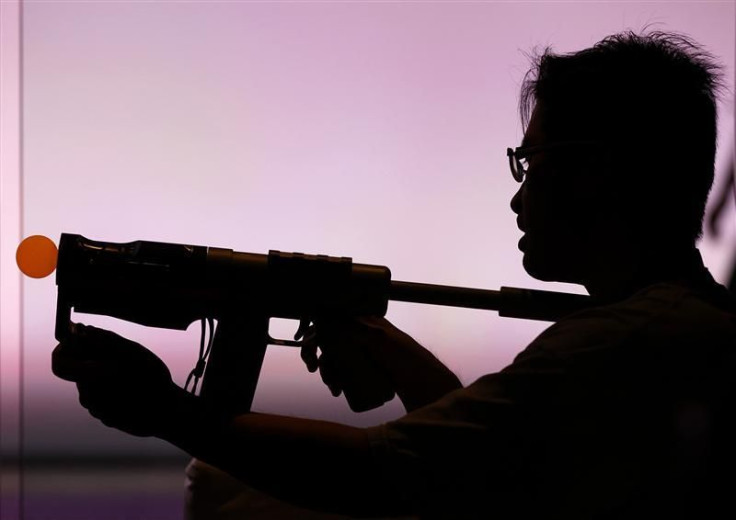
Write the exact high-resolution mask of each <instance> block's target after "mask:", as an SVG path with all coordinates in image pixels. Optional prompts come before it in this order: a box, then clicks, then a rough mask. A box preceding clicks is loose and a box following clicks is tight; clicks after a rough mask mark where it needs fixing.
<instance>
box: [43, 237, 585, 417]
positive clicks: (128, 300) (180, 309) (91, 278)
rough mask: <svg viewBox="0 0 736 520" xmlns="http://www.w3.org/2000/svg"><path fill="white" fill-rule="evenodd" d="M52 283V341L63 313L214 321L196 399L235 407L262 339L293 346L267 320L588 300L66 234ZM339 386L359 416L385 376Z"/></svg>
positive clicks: (349, 357) (535, 313)
mask: <svg viewBox="0 0 736 520" xmlns="http://www.w3.org/2000/svg"><path fill="white" fill-rule="evenodd" d="M56 283H57V286H58V296H57V309H56V325H55V327H56V328H55V335H56V338H57V339H58V340H60V341H61V340H63V339H64V338H65V337H66V336H67V335H68V334H69V331H70V324H71V312H72V309H74V310H75V311H76V312H81V313H88V314H98V315H106V316H111V317H115V318H119V319H123V320H126V321H131V322H133V323H138V324H140V325H146V326H152V327H161V328H167V329H176V330H186V329H187V328H188V327H189V325H190V324H192V323H193V322H194V321H197V320H201V319H204V318H214V319H216V320H218V332H217V333H216V335H215V342H214V344H213V347H212V353H211V354H210V360H209V362H208V366H207V370H206V372H205V378H204V381H203V386H202V392H201V395H202V397H203V398H206V399H210V400H211V401H212V402H213V403H217V405H218V406H220V407H221V408H223V409H224V410H227V411H229V412H232V413H236V412H243V411H247V410H248V409H250V405H251V403H252V399H253V395H254V393H255V387H256V383H257V380H258V376H259V374H260V369H261V365H262V362H263V356H264V354H265V349H266V346H267V345H268V344H274V343H275V344H292V345H293V344H296V345H298V344H299V343H297V342H289V341H283V340H273V338H271V337H270V336H269V334H268V320H269V319H270V318H288V319H296V320H311V321H315V320H319V317H320V316H330V317H334V316H340V315H342V316H361V315H373V316H385V314H386V311H387V308H388V301H389V300H396V301H406V302H415V303H426V304H435V305H449V306H456V307H465V308H475V309H487V310H496V311H498V312H499V315H501V316H509V317H515V318H526V319H537V320H548V321H554V320H557V319H559V318H561V317H562V316H564V315H566V314H568V313H570V312H574V311H576V310H578V309H581V308H584V307H586V306H588V305H590V303H589V298H588V297H585V296H581V295H573V294H567V293H556V292H550V291H537V290H530V289H516V288H509V287H503V288H501V290H500V291H489V290H482V289H469V288H462V287H449V286H441V285H429V284H417V283H410V282H397V281H393V282H392V281H391V271H390V270H389V268H388V267H385V266H379V265H368V264H356V263H353V262H352V259H350V258H347V257H331V256H326V255H306V254H302V253H283V252H280V251H270V252H269V254H268V255H263V254H254V253H242V252H236V251H233V250H231V249H223V248H217V247H207V246H196V245H185V244H169V243H162V242H148V241H135V242H128V243H112V242H99V241H93V240H89V239H87V238H85V237H83V236H81V235H74V234H66V233H64V234H62V235H61V239H60V241H59V256H58V264H57V270H56ZM339 355H340V356H341V357H343V360H342V361H343V368H344V369H345V370H346V371H347V372H350V368H349V366H350V363H362V361H361V359H365V357H364V354H363V353H349V352H344V353H343V352H341V353H339ZM361 368H365V367H361ZM354 373H355V374H358V373H363V374H364V373H365V370H355V371H354ZM364 375H365V374H364ZM345 383H346V385H345V388H344V393H345V396H346V399H347V400H348V403H349V404H350V406H351V408H352V409H353V410H356V411H362V410H367V409H371V408H375V407H377V406H380V405H382V404H383V403H385V402H386V401H388V400H390V399H391V398H393V390H391V388H390V385H389V383H388V381H385V380H384V379H382V377H381V376H380V375H379V374H377V373H376V374H375V377H369V378H368V380H366V381H355V380H351V379H350V378H348V381H346V382H345Z"/></svg>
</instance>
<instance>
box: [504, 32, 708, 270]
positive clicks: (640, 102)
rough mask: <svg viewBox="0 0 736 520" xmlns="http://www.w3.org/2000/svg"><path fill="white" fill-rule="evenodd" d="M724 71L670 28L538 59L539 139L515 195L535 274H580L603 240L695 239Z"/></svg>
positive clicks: (534, 109)
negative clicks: (721, 73) (588, 256)
mask: <svg viewBox="0 0 736 520" xmlns="http://www.w3.org/2000/svg"><path fill="white" fill-rule="evenodd" d="M719 71H720V68H719V66H718V65H717V64H716V63H715V61H714V59H713V58H712V57H711V56H710V55H709V54H708V53H707V52H705V51H704V50H703V49H702V48H700V47H699V46H698V45H697V44H695V43H694V42H693V41H692V40H690V39H689V38H687V37H685V36H682V35H678V34H672V33H662V32H651V33H647V34H643V35H637V34H634V33H631V32H626V33H621V34H616V35H612V36H609V37H607V38H605V39H604V40H602V41H600V42H599V43H597V44H595V45H594V46H593V47H591V48H588V49H585V50H582V51H579V52H575V53H571V54H564V55H556V54H553V53H551V52H550V51H549V49H547V50H546V51H545V52H544V53H543V54H542V55H541V56H538V57H536V58H535V59H534V63H533V67H532V69H531V70H530V71H529V72H528V73H527V76H526V77H525V79H524V83H523V85H522V89H521V100H520V112H521V117H522V122H523V124H524V126H525V127H526V133H525V139H524V143H522V146H523V147H525V146H535V145H542V148H540V149H539V151H538V152H536V153H533V154H532V155H530V156H529V157H528V158H527V159H528V161H529V172H528V176H527V178H526V180H525V182H524V184H523V185H522V189H521V190H520V192H519V193H518V194H517V196H516V197H514V201H513V202H512V207H513V209H514V211H515V212H517V213H519V224H520V226H521V227H522V228H523V229H524V230H525V232H526V233H527V236H526V237H525V238H524V239H523V241H522V244H521V248H522V250H524V253H525V258H524V264H525V267H526V268H527V271H529V272H530V274H532V276H535V277H537V278H540V279H544V280H560V281H570V282H579V281H580V280H579V278H580V270H581V269H584V266H585V262H586V261H587V260H588V259H587V258H586V256H587V255H588V253H589V252H590V250H591V248H592V249H595V248H599V249H600V248H601V247H602V246H604V245H606V244H604V242H605V241H608V244H607V245H608V246H614V247H620V246H622V244H624V243H625V244H628V246H629V247H636V248H647V247H653V248H654V247H665V248H673V249H674V248H685V247H688V246H689V247H692V246H693V245H694V243H695V241H696V240H697V239H698V238H699V236H700V234H701V228H702V219H703V213H704V209H705V203H706V199H707V196H708V192H709V190H710V187H711V185H712V182H713V171H714V158H715V146H716V122H717V121H716V119H717V118H716V116H717V114H716V98H717V93H718V90H719V89H720V88H721V80H720V73H719ZM560 143H563V145H562V146H558V145H559V144H560ZM547 145H555V146H553V147H551V148H547V149H545V148H544V146H547ZM614 242H615V244H614Z"/></svg>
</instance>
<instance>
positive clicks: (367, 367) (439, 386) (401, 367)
mask: <svg viewBox="0 0 736 520" xmlns="http://www.w3.org/2000/svg"><path fill="white" fill-rule="evenodd" d="M305 340H306V343H307V346H305V347H303V348H302V352H301V356H302V360H303V361H304V363H305V364H306V365H307V369H308V370H309V371H310V372H315V371H317V370H319V372H320V375H321V376H322V380H323V382H324V383H325V384H326V385H327V387H328V388H329V389H330V391H331V392H332V394H333V395H335V396H338V395H340V393H341V392H342V393H344V394H345V395H346V398H347V399H348V403H349V404H350V407H351V409H353V410H354V411H363V410H368V409H371V408H376V407H377V406H380V405H381V404H383V403H384V402H386V401H388V400H390V399H391V398H392V397H393V394H394V392H395V393H396V394H398V396H399V398H400V399H401V401H402V403H403V404H404V407H405V408H406V409H407V410H408V411H411V410H413V409H416V408H419V407H420V406H424V405H426V404H429V403H431V402H433V401H435V400H437V399H439V398H440V397H442V396H443V395H445V394H446V393H448V392H450V391H452V390H455V389H457V388H460V387H461V386H462V385H461V384H460V381H459V380H458V378H457V377H456V376H455V374H453V373H452V372H451V371H450V370H449V369H448V368H447V367H446V366H445V365H443V364H442V363H441V362H440V361H439V360H438V359H437V358H436V357H435V356H434V355H433V354H432V353H431V352H429V351H428V350H427V349H425V348H424V347H422V346H421V345H420V344H419V343H417V342H416V341H415V340H414V339H413V338H412V337H410V336H409V335H408V334H406V333H405V332H403V331H401V330H399V329H398V328H396V327H395V326H394V325H392V324H391V323H390V322H389V321H388V320H386V319H385V318H381V317H375V316H366V317H361V318H337V319H320V320H317V322H316V324H315V326H314V327H312V328H310V329H309V330H307V331H306V335H305ZM318 349H319V351H320V352H321V354H320V355H318V353H317V351H318Z"/></svg>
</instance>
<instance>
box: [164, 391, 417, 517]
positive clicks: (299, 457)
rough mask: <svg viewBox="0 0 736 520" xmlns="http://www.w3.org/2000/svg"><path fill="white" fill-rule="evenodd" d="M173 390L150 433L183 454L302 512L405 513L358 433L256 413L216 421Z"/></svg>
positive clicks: (363, 436) (366, 440)
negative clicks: (159, 421)
mask: <svg viewBox="0 0 736 520" xmlns="http://www.w3.org/2000/svg"><path fill="white" fill-rule="evenodd" d="M179 390H180V392H178V395H177V396H176V397H175V398H174V401H173V402H174V403H175V405H174V406H173V407H172V409H171V411H170V412H171V413H170V415H169V418H168V420H167V421H165V423H164V426H163V429H162V430H160V431H158V432H157V433H156V436H157V437H160V438H162V439H164V440H166V441H168V442H170V443H172V444H174V445H175V446H177V447H179V448H181V449H182V450H184V451H185V452H187V453H189V454H190V455H192V456H194V457H196V458H198V459H201V460H203V461H205V462H207V463H209V464H211V465H213V466H216V467H218V468H220V469H222V470H223V471H225V472H227V473H230V474H231V475H233V476H234V477H236V478H238V479H240V480H242V481H243V482H245V483H246V484H248V485H250V486H252V487H254V488H256V489H259V490H260V491H263V492H265V493H267V494H269V495H271V496H273V497H275V498H278V499H280V500H284V501H286V502H289V503H292V504H294V505H298V506H301V507H305V508H308V509H315V510H319V511H327V512H334V513H342V514H348V515H351V516H356V517H360V516H379V515H395V514H396V515H398V514H406V513H407V510H406V506H405V505H404V504H402V503H401V500H400V499H399V497H398V495H397V493H396V492H395V491H394V490H393V489H392V488H391V486H390V485H389V484H388V483H387V481H386V478H385V476H384V475H382V474H381V471H380V468H378V466H377V464H376V463H375V462H374V460H373V458H372V456H371V448H370V444H369V438H368V435H367V432H366V430H365V429H363V428H355V427H352V426H347V425H343V424H338V423H333V422H327V421H318V420H312V419H302V418H296V417H284V416H277V415H270V414H260V413H249V414H244V415H240V416H238V417H235V418H232V419H227V420H223V419H222V418H218V417H217V415H216V414H215V413H213V412H212V410H208V409H207V408H206V407H205V406H204V404H203V403H202V401H201V400H200V399H199V398H197V397H195V396H193V395H191V394H189V393H187V392H185V391H183V390H181V389H179Z"/></svg>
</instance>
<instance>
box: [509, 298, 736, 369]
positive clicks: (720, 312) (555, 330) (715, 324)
mask: <svg viewBox="0 0 736 520" xmlns="http://www.w3.org/2000/svg"><path fill="white" fill-rule="evenodd" d="M722 341H726V342H729V343H731V344H733V343H734V342H736V300H734V298H733V297H732V296H731V295H730V294H729V293H728V292H727V291H726V290H725V288H723V287H722V286H720V285H718V284H712V285H688V284H681V283H659V284H655V285H652V286H649V287H647V288H645V289H643V290H641V291H639V292H637V293H636V294H634V295H632V296H631V297H629V298H627V299H625V300H622V301H619V302H615V303H610V304H607V305H600V306H596V307H592V308H590V309H586V310H583V311H580V312H577V313H574V314H571V315H570V316H567V317H566V318H563V319H561V320H560V321H558V322H557V323H555V324H553V325H552V326H550V327H549V328H547V329H546V330H545V331H544V332H542V334H540V335H539V336H538V337H537V338H536V339H535V340H534V341H533V342H532V343H531V344H530V345H529V347H528V348H527V349H526V350H525V351H524V352H523V353H522V354H521V355H520V357H524V356H525V355H530V354H550V355H565V353H568V354H570V353H574V352H576V351H585V350H590V349H605V348H614V347H618V346H621V345H632V344H634V345H639V344H645V345H648V346H665V345H669V346H676V345H680V344H684V345H693V344H695V343H698V344H702V343H708V342H710V343H712V342H722Z"/></svg>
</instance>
